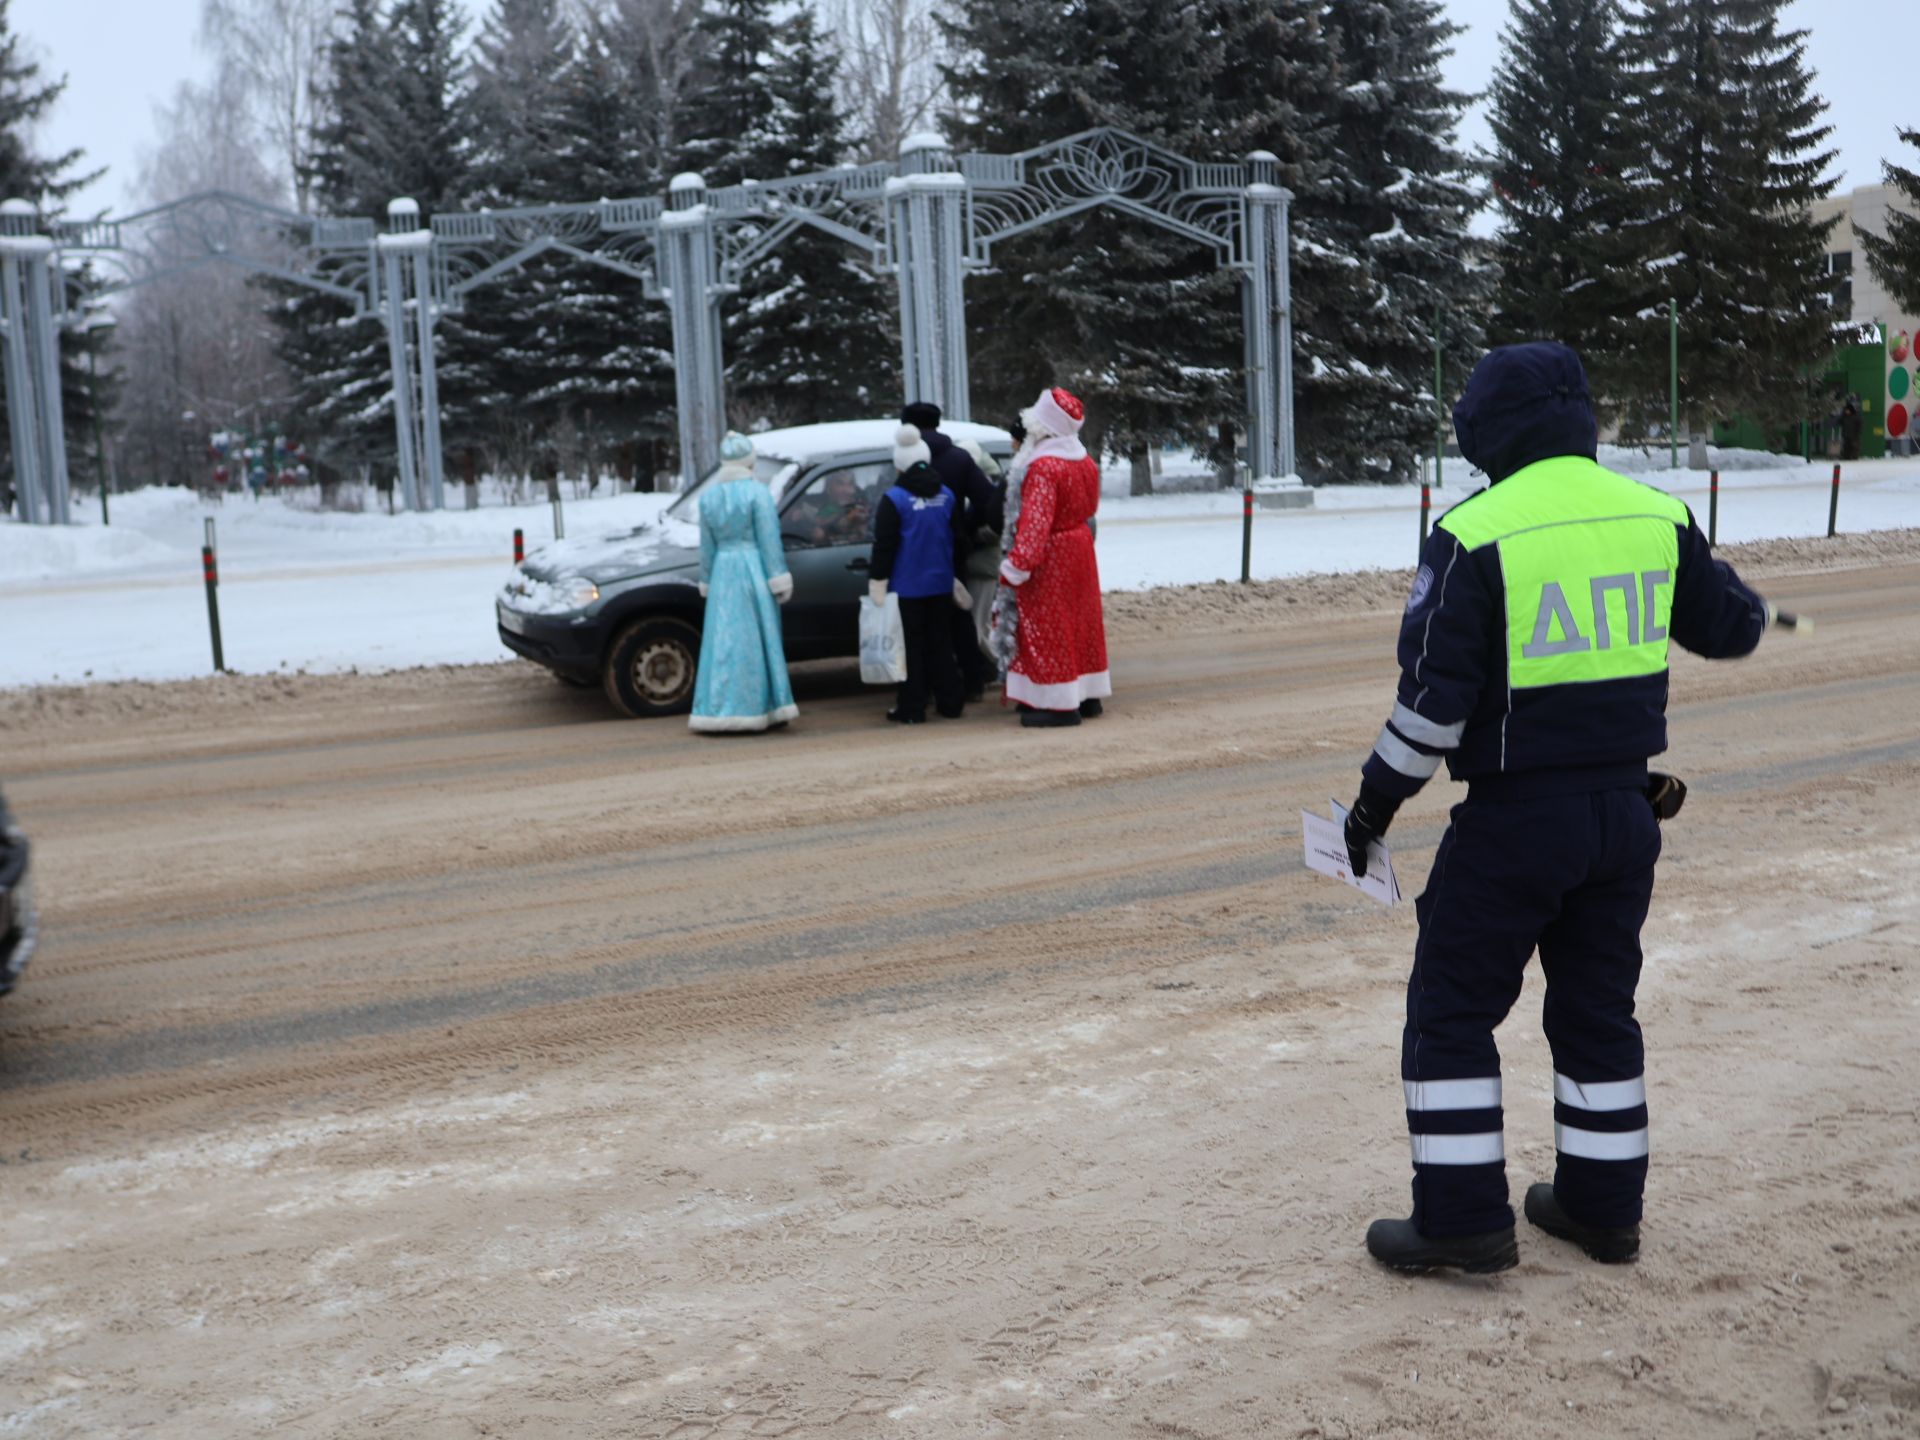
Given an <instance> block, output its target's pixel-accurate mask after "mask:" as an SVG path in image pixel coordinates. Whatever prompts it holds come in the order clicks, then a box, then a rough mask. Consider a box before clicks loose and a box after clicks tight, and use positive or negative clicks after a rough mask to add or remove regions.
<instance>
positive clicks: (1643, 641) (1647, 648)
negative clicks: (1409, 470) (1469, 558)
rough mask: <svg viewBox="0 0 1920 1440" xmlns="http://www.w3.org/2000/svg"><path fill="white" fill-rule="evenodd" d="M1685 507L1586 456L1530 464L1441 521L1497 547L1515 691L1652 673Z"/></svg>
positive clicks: (1657, 664)
mask: <svg viewBox="0 0 1920 1440" xmlns="http://www.w3.org/2000/svg"><path fill="white" fill-rule="evenodd" d="M1686 524H1687V507H1686V506H1685V505H1683V504H1682V503H1681V502H1680V501H1678V500H1676V499H1674V498H1673V497H1672V496H1671V495H1666V494H1663V493H1661V492H1660V491H1658V490H1655V489H1654V488H1653V487H1652V486H1650V485H1643V484H1641V483H1640V482H1639V481H1637V480H1631V479H1629V478H1628V477H1626V476H1625V475H1616V474H1614V473H1613V472H1612V471H1611V470H1607V469H1604V468H1602V467H1601V466H1600V465H1598V464H1596V463H1595V462H1594V461H1592V460H1588V459H1584V458H1582V457H1579V456H1561V457H1559V458H1557V459H1552V460H1542V461H1539V462H1538V463H1536V464H1533V465H1529V466H1527V467H1526V468H1525V469H1524V470H1519V471H1516V472H1515V473H1514V474H1512V475H1510V476H1508V477H1507V478H1506V479H1505V480H1502V481H1501V482H1500V483H1499V484H1498V485H1495V486H1493V487H1491V488H1490V489H1488V490H1487V491H1485V492H1484V493H1482V494H1480V495H1477V496H1475V497H1474V498H1473V499H1472V500H1471V501H1470V502H1468V503H1465V504H1462V505H1459V506H1456V507H1455V508H1454V509H1452V510H1450V511H1448V512H1447V513H1446V514H1445V515H1443V516H1441V518H1440V521H1439V525H1440V528H1441V529H1443V530H1445V531H1447V532H1448V533H1449V534H1450V535H1452V536H1453V537H1454V538H1455V539H1456V540H1458V541H1459V542H1460V543H1461V545H1463V546H1464V547H1466V548H1467V549H1468V550H1480V549H1482V548H1484V547H1486V546H1488V545H1493V546H1497V547H1498V550H1499V557H1500V574H1501V580H1502V584H1503V585H1504V587H1505V591H1506V595H1505V599H1506V647H1507V678H1508V683H1509V684H1510V685H1511V686H1512V688H1513V689H1515V690H1523V689H1532V688H1534V687H1537V686H1542V685H1568V684H1579V683H1581V682H1586V681H1595V680H1623V679H1628V678H1631V677H1633V676H1639V675H1657V674H1660V673H1661V672H1663V671H1664V670H1665V669H1666V668H1667V626H1668V623H1669V621H1670V620H1671V618H1672V615H1673V581H1674V574H1675V571H1676V570H1677V568H1678V565H1679V558H1680V542H1679V531H1678V530H1677V529H1676V528H1675V527H1680V528H1681V529H1684V528H1685V526H1686Z"/></svg>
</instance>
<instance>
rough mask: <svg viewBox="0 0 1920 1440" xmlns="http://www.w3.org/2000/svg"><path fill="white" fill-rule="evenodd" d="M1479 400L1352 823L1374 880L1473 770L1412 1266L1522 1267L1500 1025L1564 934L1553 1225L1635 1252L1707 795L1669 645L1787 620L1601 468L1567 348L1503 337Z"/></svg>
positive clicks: (1611, 1257)
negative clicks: (1643, 981)
mask: <svg viewBox="0 0 1920 1440" xmlns="http://www.w3.org/2000/svg"><path fill="white" fill-rule="evenodd" d="M1453 420H1454V430H1455V432H1456V434H1457V435H1458V436H1459V439H1460V450H1461V454H1462V455H1464V456H1465V457H1466V458H1467V460H1468V461H1470V462H1471V463H1472V464H1474V465H1476V466H1478V467H1479V468H1480V469H1482V470H1484V471H1485V472H1486V473H1487V475H1488V477H1489V479H1490V480H1491V481H1492V484H1491V485H1490V486H1489V487H1488V488H1487V489H1485V490H1483V491H1481V492H1479V493H1478V494H1476V495H1473V496H1470V497H1469V498H1468V499H1466V500H1464V501H1462V502H1461V503H1460V504H1459V505H1457V506H1455V507H1454V508H1453V509H1452V510H1449V511H1448V512H1447V513H1446V515H1444V516H1443V517H1441V519H1440V521H1439V523H1438V525H1437V526H1436V527H1435V529H1434V532H1433V535H1432V537H1431V538H1430V539H1429V540H1428V542H1427V544H1426V547H1425V549H1424V550H1423V551H1422V552H1421V557H1420V568H1419V570H1418V572H1417V573H1416V575H1415V578H1414V582H1413V590H1412V593H1411V595H1410V596H1409V597H1408V600H1407V607H1406V614H1405V616H1404V617H1403V619H1402V621H1401V627H1400V648H1399V654H1400V665H1401V677H1400V686H1399V694H1398V697H1397V699H1396V701H1395V704H1394V706H1393V712H1392V714H1391V716H1390V717H1389V718H1388V720H1387V724H1386V727H1385V728H1384V729H1383V730H1382V731H1381V732H1380V738H1379V740H1378V741H1377V742H1375V745H1374V748H1373V753H1372V754H1371V755H1370V756H1369V757H1368V758H1367V761H1366V764H1365V765H1364V766H1363V767H1362V770H1361V783H1360V794H1359V798H1358V799H1357V800H1355V801H1354V804H1353V808H1352V810H1351V811H1350V812H1349V813H1348V819H1347V824H1346V841H1347V850H1348V861H1349V863H1350V865H1351V866H1352V868H1353V872H1354V873H1355V874H1357V875H1363V874H1365V873H1366V869H1367V865H1368V857H1367V847H1368V845H1369V843H1370V842H1371V841H1373V840H1375V839H1377V838H1379V837H1380V836H1381V835H1382V834H1384V833H1385V831H1386V829H1387V826H1388V824H1389V823H1390V822H1391V820H1392V818H1393V814H1394V811H1395V810H1396V809H1397V808H1398V807H1399V806H1400V804H1401V803H1402V802H1403V801H1405V800H1407V799H1408V798H1410V797H1411V796H1412V795H1414V794H1415V793H1416V792H1417V791H1418V790H1419V789H1420V788H1421V786H1423V785H1424V784H1425V783H1426V782H1427V780H1428V779H1429V778H1431V777H1432V775H1433V774H1434V772H1435V771H1437V770H1438V769H1439V767H1440V763H1441V761H1442V760H1445V761H1446V763H1447V768H1448V770H1449V771H1450V772H1451V774H1452V775H1453V777H1454V778H1455V779H1457V780H1464V781H1466V782H1467V797H1466V801H1465V803H1463V804H1461V805H1459V806H1457V807H1456V808H1455V809H1454V811H1453V815H1452V824H1451V825H1449V826H1448V828H1447V831H1446V834H1445V835H1444V836H1443V837H1442V839H1441V841H1440V847H1439V850H1438V851H1437V853H1436V854H1435V856H1434V861H1433V871H1432V874H1431V875H1430V876H1429V878H1428V881H1427V888H1426V890H1425V892H1424V893H1423V894H1422V895H1421V896H1420V898H1419V900H1418V901H1417V902H1416V904H1415V910H1416V914H1417V917H1418V920H1419V924H1420V938H1419V942H1418V944H1417V945H1416V947H1415V949H1414V961H1413V973H1412V976H1411V978H1410V979H1409V981H1408V985H1407V1020H1406V1025H1405V1028H1404V1030H1403V1032H1402V1037H1401V1059H1400V1074H1401V1080H1402V1083H1403V1087H1404V1090H1405V1095H1406V1110H1407V1127H1408V1130H1409V1131H1410V1132H1411V1134H1412V1139H1413V1214H1412V1216H1411V1218H1409V1219H1405V1220H1398V1219H1389V1220H1377V1221H1375V1222H1374V1223H1373V1226H1372V1227H1371V1228H1370V1229H1369V1230H1368V1232H1367V1249H1368V1250H1369V1251H1370V1252H1371V1253H1372V1254H1373V1256H1374V1257H1375V1258H1376V1259H1377V1260H1379V1261H1381V1262H1382V1263H1383V1264H1386V1265H1389V1266H1391V1267H1393V1268H1396V1269H1402V1270H1414V1271H1425V1270H1433V1269H1438V1268H1442V1267H1449V1266H1451V1267H1457V1268H1460V1269H1464V1270H1468V1271H1473V1272H1488V1271H1494V1270H1504V1269H1506V1268H1508V1267H1509V1266H1511V1265H1514V1264H1516V1263H1518V1250H1517V1246H1516V1243H1515V1238H1514V1223H1513V1211H1512V1210H1511V1209H1510V1208H1509V1207H1508V1204H1507V1180H1506V1167H1505V1155H1506V1150H1505V1142H1504V1139H1503V1136H1502V1123H1501V1120H1502V1110H1501V1089H1500V1052H1499V1049H1498V1048H1497V1047H1496V1045H1495V1044H1494V1038H1493V1032H1494V1027H1495V1026H1497V1025H1499V1023H1500V1022H1501V1020H1502V1019H1504V1018H1505V1016H1506V1014H1507V1011H1508V1010H1509V1008H1511V1006H1512V1005H1513V1002H1514V1000H1515V999H1516V998H1517V997H1518V996H1519V994H1520V983H1521V976H1522V973H1523V972H1524V970H1525V968H1526V964H1527V961H1528V959H1529V957H1530V956H1531V955H1532V953H1533V951H1534V949H1535V948H1536V947H1538V949H1539V952H1540V966H1541V969H1542V971H1543V972H1544V974H1545V976H1546V981H1547V994H1546V1006H1545V1011H1544V1023H1545V1028H1546V1032H1547V1040H1548V1042H1549V1044H1550V1045H1551V1047H1552V1050H1553V1068H1554V1077H1553V1087H1554V1100H1555V1105H1554V1148H1555V1150H1556V1151H1557V1152H1558V1164H1557V1167H1556V1170H1555V1176H1554V1180H1553V1183H1551V1184H1536V1185H1534V1186H1533V1187H1532V1188H1531V1189H1530V1190H1529V1191H1528V1192H1527V1197H1526V1215H1527V1219H1528V1220H1530V1221H1532V1222H1533V1223H1534V1224H1535V1225H1536V1226H1538V1227H1539V1228H1541V1229H1542V1230H1545V1231H1546V1232H1547V1233H1549V1234H1551V1235H1555V1236H1559V1237H1561V1238H1562V1239H1567V1240H1571V1241H1573V1242H1574V1243H1576V1244H1578V1245H1579V1246H1580V1247H1581V1248H1583V1249H1584V1250H1586V1252H1587V1253H1588V1254H1589V1255H1591V1256H1593V1257H1594V1258H1595V1259H1598V1260H1602V1261H1607V1262H1620V1261H1627V1260H1631V1259H1633V1258H1635V1256H1637V1255H1638V1254H1639V1249H1640V1219H1641V1196H1642V1192H1643V1189H1644V1186H1645V1182H1646V1175H1647V1154H1648V1146H1647V1095H1646V1084H1645V1080H1644V1077H1643V1066H1644V1051H1643V1048H1642V1044H1641V1038H1640V1027H1639V1025H1638V1023H1637V1022H1636V1021H1635V1020H1634V1018H1633V1004H1634V990H1635V987H1636V986H1637V984H1638V982H1639V978H1640V927H1641V925H1642V924H1643V923H1644V922H1645V920H1646V917H1647V907H1648V903H1649V901H1650V900H1651V898H1652V895H1653V871H1654V862H1655V861H1656V860H1657V859H1658V857H1659V854H1660V827H1659V823H1658V822H1659V820H1661V819H1665V818H1669V817H1670V816H1671V815H1673V814H1674V813H1676V812H1677V811H1678V809H1679V801H1680V799H1681V798H1682V797H1684V795H1685V788H1684V787H1683V786H1681V785H1679V783H1678V782H1677V781H1674V780H1673V779H1672V778H1671V777H1669V776H1662V775H1653V774H1650V773H1649V771H1648V769H1647V759H1648V757H1649V756H1652V755H1657V754H1659V753H1660V752H1661V751H1662V750H1664V749H1666V747H1667V726H1666V705H1667V647H1668V641H1669V639H1671V640H1673V641H1676V642H1678V643H1679V644H1680V645H1682V646H1684V647H1685V648H1686V649H1688V650H1692V651H1694V652H1695V653H1697V654H1700V655H1704V656H1707V657H1708V658H1724V657H1733V656H1741V655H1746V654H1748V653H1750V652H1751V651H1752V650H1753V648H1754V647H1755V646H1756V645H1758V644H1759V643H1760V637H1761V634H1762V632H1763V631H1764V630H1765V628H1766V626H1767V625H1768V623H1769V621H1770V620H1771V619H1772V618H1773V614H1772V611H1771V609H1770V607H1769V606H1768V605H1767V602H1766V601H1764V600H1763V599H1761V598H1760V596H1758V595H1757V594H1755V593H1754V592H1753V591H1752V590H1751V589H1749V588H1748V587H1747V586H1746V585H1745V584H1743V583H1742V582H1741V580H1740V577H1739V576H1737V575H1736V574H1734V572H1733V570H1732V568H1731V567H1730V566H1728V565H1727V564H1726V563H1725V562H1723V561H1720V560H1716V559H1715V558H1714V556H1713V553H1712V550H1711V548H1710V547H1709V546H1708V544H1707V539H1706V536H1704V535H1703V534H1701V532H1700V528H1699V526H1697V525H1696V524H1694V520H1693V516H1692V514H1691V513H1690V512H1689V511H1688V509H1687V507H1686V506H1685V505H1683V504H1682V503H1681V502H1680V501H1678V500H1675V499H1673V498H1672V497H1671V496H1669V495H1666V494H1663V493H1662V492H1660V491H1658V490H1655V489H1654V488H1652V487H1651V486H1648V485H1643V484H1640V483H1639V482H1637V481H1634V480H1631V479H1628V478H1627V477H1626V476H1623V475H1616V474H1613V473H1612V472H1611V471H1608V470H1605V469H1603V468H1602V467H1601V466H1600V465H1599V464H1598V463H1597V461H1596V458H1595V455H1596V448H1597V447H1596V445H1595V438H1596V435H1595V431H1596V427H1595V422H1594V415H1593V409H1592V405H1591V402H1590V400H1589V397H1588V391H1587V377H1586V372H1585V370H1584V369H1583V367H1582V366H1581V363H1580V357H1579V356H1578V355H1576V354H1575V353H1574V352H1573V351H1572V350H1570V349H1568V348H1567V347H1566V346H1564V345H1554V344H1530V345H1512V346H1506V347H1503V348H1501V349H1497V350H1494V351H1492V352H1490V353H1489V354H1488V355H1486V356H1485V357H1484V358H1483V359H1482V360H1481V361H1480V363H1479V365H1477V366H1476V367H1475V368H1474V371H1473V374H1472V376H1471V377H1470V378H1469V379H1468V381H1467V387H1466V393H1465V394H1464V395H1463V396H1462V398H1461V400H1460V403H1459V405H1458V406H1456V407H1455V409H1454V414H1453Z"/></svg>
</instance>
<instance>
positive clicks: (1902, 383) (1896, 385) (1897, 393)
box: [1887, 365, 1908, 400]
mask: <svg viewBox="0 0 1920 1440" xmlns="http://www.w3.org/2000/svg"><path fill="white" fill-rule="evenodd" d="M1907 385H1908V381H1907V367H1906V366H1904V365H1896V366H1894V367H1893V369H1892V370H1890V371H1888V372H1887V394H1889V395H1891V396H1892V397H1893V398H1894V399H1896V400H1904V399H1906V398H1907Z"/></svg>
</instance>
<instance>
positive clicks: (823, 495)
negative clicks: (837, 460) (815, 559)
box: [788, 470, 873, 545]
mask: <svg viewBox="0 0 1920 1440" xmlns="http://www.w3.org/2000/svg"><path fill="white" fill-rule="evenodd" d="M794 510H795V513H794V515H793V518H792V520H791V521H790V522H789V525H788V529H789V530H790V531H791V532H793V533H797V534H798V535H799V536H800V537H801V538H802V539H804V540H806V541H807V542H808V543H809V544H812V545H857V544H859V543H861V542H862V541H864V540H866V539H867V538H868V537H869V532H870V527H871V524H872V520H873V510H872V507H871V506H869V505H868V503H867V499H866V497H865V496H864V495H862V494H861V493H860V484H859V482H858V481H857V480H855V479H854V477H853V472H852V471H851V470H839V471H835V472H834V473H833V474H831V475H829V476H827V478H826V482H825V483H824V484H823V485H822V486H821V487H820V488H819V489H818V490H815V491H814V492H813V493H812V494H811V495H808V496H807V497H806V498H804V499H803V500H801V502H800V503H799V504H798V505H797V506H795V507H794Z"/></svg>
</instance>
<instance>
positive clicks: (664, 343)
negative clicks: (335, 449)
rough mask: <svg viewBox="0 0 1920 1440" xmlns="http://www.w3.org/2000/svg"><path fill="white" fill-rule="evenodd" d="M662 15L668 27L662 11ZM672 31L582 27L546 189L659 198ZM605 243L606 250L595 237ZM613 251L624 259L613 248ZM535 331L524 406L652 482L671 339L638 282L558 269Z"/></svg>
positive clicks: (598, 22) (665, 406)
mask: <svg viewBox="0 0 1920 1440" xmlns="http://www.w3.org/2000/svg"><path fill="white" fill-rule="evenodd" d="M666 19H667V20H668V21H669V22H671V19H672V16H671V15H670V14H669V15H667V16H666ZM673 38H674V37H673V36H672V35H671V33H670V32H669V33H662V32H661V31H659V30H656V29H655V28H653V26H652V24H651V22H650V23H649V24H648V25H647V27H646V28H644V29H643V28H640V27H637V26H635V25H634V24H633V23H632V21H631V17H625V18H623V17H615V18H614V19H611V20H605V19H590V20H589V22H588V24H587V26H586V29H585V33H584V35H583V37H582V39H581V42H580V45H579V49H578V53H577V54H576V56H575V58H574V60H573V63H572V64H571V65H570V66H569V67H568V69H567V72H566V74H565V75H564V76H563V77H562V91H561V125H560V131H559V137H558V140H557V142H556V144H555V147H554V151H553V155H552V158H551V171H552V180H551V183H552V184H553V185H554V186H555V187H557V188H558V189H559V190H561V191H564V192H565V196H566V198H568V199H572V200H597V199H600V198H603V197H604V198H608V199H621V198H626V197H631V196H641V195H657V194H659V193H660V191H661V190H663V189H664V188H665V187H666V183H667V175H666V168H665V167H666V161H667V153H666V144H665V140H664V131H665V126H666V123H667V118H666V117H667V115H668V113H669V101H670V98H671V97H670V94H668V93H667V92H666V91H665V90H664V89H663V83H662V76H661V74H660V72H659V69H658V66H659V61H660V57H661V55H662V53H663V49H670V46H671V44H672V42H673ZM600 243H601V245H602V247H606V246H607V245H608V241H607V240H606V239H605V238H604V237H603V238H602V240H601V242H600ZM610 253H616V254H620V255H624V256H625V257H626V258H628V259H632V258H634V257H633V255H632V254H631V253H630V252H628V251H625V250H621V249H620V247H618V245H617V244H615V245H614V246H613V247H612V250H611V252H610ZM555 278H556V282H557V283H556V285H555V287H554V289H553V291H552V292H551V294H550V297H549V299H548V305H549V309H548V310H547V311H546V312H545V313H543V315H542V316H541V317H540V322H539V323H540V328H541V330H542V331H547V330H551V331H552V333H553V335H554V336H555V355H554V358H553V360H552V361H551V362H550V363H549V365H548V366H547V372H546V377H545V378H544V380H543V388H542V390H541V391H540V392H539V393H537V394H535V395H534V396H533V397H532V398H533V399H534V400H535V401H536V402H538V403H542V404H551V405H553V407H554V408H555V410H556V412H557V413H561V414H564V416H565V425H564V426H563V429H566V428H568V427H572V428H574V429H577V431H578V432H579V436H580V441H581V448H582V449H584V448H585V446H586V445H588V444H590V445H591V446H592V449H593V452H594V455H595V457H596V460H597V462H598V463H599V464H600V465H601V466H602V467H603V468H606V467H617V468H618V470H619V471H620V472H621V473H623V474H630V475H632V476H633V477H634V478H635V479H636V480H637V481H639V482H641V483H646V484H650V483H651V479H652V475H653V473H654V472H655V471H656V470H663V469H666V468H669V466H668V460H669V456H668V453H667V447H668V445H669V443H670V442H671V440H672V438H673V436H674V434H675V419H674V376H673V333H672V326H671V324H670V322H669V319H668V315H667V310H666V307H665V305H663V304H662V303H660V302H659V301H657V300H649V299H647V297H646V295H645V291H644V287H643V285H642V284H641V282H640V281H638V280H636V279H632V278H630V277H627V276H624V275H620V274H618V273H615V272H613V271H610V270H607V269H604V268H602V267H599V266H594V265H588V264H585V263H579V262H574V263H571V264H569V265H566V266H565V267H564V268H561V269H558V270H557V271H556V276H555Z"/></svg>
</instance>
